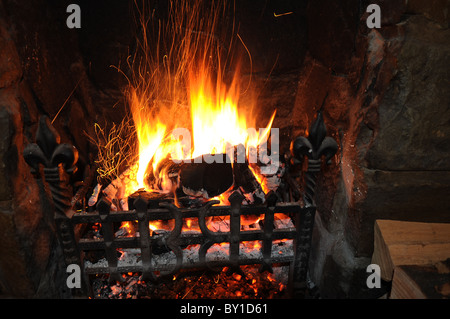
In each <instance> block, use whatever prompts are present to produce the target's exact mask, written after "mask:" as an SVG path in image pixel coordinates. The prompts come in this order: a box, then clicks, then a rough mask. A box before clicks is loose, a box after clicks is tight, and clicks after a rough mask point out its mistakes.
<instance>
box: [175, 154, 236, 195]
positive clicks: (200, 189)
mask: <svg viewBox="0 0 450 319" xmlns="http://www.w3.org/2000/svg"><path fill="white" fill-rule="evenodd" d="M208 156H214V158H215V159H216V160H217V162H212V163H208V162H210V159H208ZM180 183H181V187H182V189H183V192H184V193H185V194H186V195H190V196H194V197H203V198H205V199H208V198H212V197H215V196H218V195H220V194H222V193H224V192H226V191H227V190H228V189H229V188H230V187H231V186H233V168H232V166H231V163H230V161H229V159H228V158H227V155H226V154H215V155H211V154H207V155H202V156H199V157H197V158H194V160H193V161H192V163H184V165H183V166H182V167H181V170H180Z"/></svg>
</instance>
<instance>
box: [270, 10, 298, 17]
mask: <svg viewBox="0 0 450 319" xmlns="http://www.w3.org/2000/svg"><path fill="white" fill-rule="evenodd" d="M293 13H294V12H292V11H289V12H285V13H280V14H276V13H275V12H274V13H273V16H274V17H275V18H278V17H282V16H287V15H289V14H293Z"/></svg>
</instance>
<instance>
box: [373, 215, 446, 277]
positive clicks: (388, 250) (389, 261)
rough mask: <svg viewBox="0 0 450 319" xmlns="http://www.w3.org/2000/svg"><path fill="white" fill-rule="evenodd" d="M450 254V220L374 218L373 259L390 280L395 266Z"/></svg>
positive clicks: (424, 263) (434, 259) (425, 261)
mask: <svg viewBox="0 0 450 319" xmlns="http://www.w3.org/2000/svg"><path fill="white" fill-rule="evenodd" d="M449 257H450V224H444V223H418V222H404V221H394V220H377V221H376V222H375V234H374V252H373V256H372V263H373V264H377V265H379V266H380V268H381V278H382V279H383V280H385V281H391V280H392V276H393V272H394V268H395V267H397V266H402V265H427V264H433V263H435V262H438V261H441V260H446V259H447V258H449Z"/></svg>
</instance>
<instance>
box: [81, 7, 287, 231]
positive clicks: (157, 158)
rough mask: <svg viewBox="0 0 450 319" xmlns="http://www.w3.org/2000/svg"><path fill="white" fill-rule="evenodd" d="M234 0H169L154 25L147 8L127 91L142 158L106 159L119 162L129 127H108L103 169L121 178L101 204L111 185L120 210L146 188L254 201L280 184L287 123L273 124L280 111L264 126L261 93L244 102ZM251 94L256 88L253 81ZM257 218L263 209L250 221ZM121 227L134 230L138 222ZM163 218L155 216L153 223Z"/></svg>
mask: <svg viewBox="0 0 450 319" xmlns="http://www.w3.org/2000/svg"><path fill="white" fill-rule="evenodd" d="M226 9H227V4H226V3H223V2H220V1H219V3H217V4H208V5H205V3H203V2H202V1H194V2H192V1H175V2H170V5H169V16H168V18H167V21H166V23H161V21H158V25H157V26H155V25H154V22H153V20H155V17H154V16H153V14H152V15H150V16H149V17H147V16H146V13H145V11H146V8H145V7H144V8H142V11H141V14H140V17H139V19H140V21H139V23H140V25H141V27H142V39H141V40H140V41H139V44H140V45H139V50H138V52H137V53H136V54H135V55H134V56H133V59H132V61H131V62H130V68H131V69H132V70H134V73H133V74H132V77H131V78H130V79H129V86H128V89H127V91H126V96H127V98H128V105H129V107H130V118H131V119H132V123H133V125H132V127H133V129H134V132H133V133H134V135H135V136H136V143H135V149H134V150H131V152H132V153H134V154H135V155H134V156H133V155H128V156H127V157H128V158H132V159H134V160H130V161H128V168H127V169H126V170H125V171H124V172H120V174H117V175H118V176H114V174H111V172H117V169H116V168H115V167H113V169H111V168H110V169H102V167H105V166H106V167H111V166H114V165H115V164H114V163H113V164H111V163H110V162H111V161H112V160H113V158H114V157H115V156H116V155H117V154H113V152H111V147H112V145H111V144H112V140H114V139H115V138H116V136H115V135H116V134H121V133H122V132H121V131H120V130H117V131H114V132H113V134H112V135H113V136H108V138H109V140H108V143H103V145H105V144H106V146H100V145H101V143H100V142H98V143H97V144H98V145H99V146H100V147H99V161H98V165H99V166H100V168H99V169H98V172H99V177H100V179H103V180H108V178H109V180H110V181H111V180H112V181H111V183H110V184H109V185H101V184H99V185H97V187H96V188H95V190H94V193H93V195H92V197H91V199H90V201H89V205H90V206H93V205H95V203H96V202H97V199H98V195H99V193H100V191H101V189H102V188H103V190H102V193H103V195H104V196H106V197H107V198H108V199H109V200H111V201H112V203H113V205H112V207H113V209H114V208H117V209H120V210H127V209H128V200H127V198H128V197H129V196H130V195H133V193H135V192H137V191H139V192H141V193H142V192H143V191H146V192H149V193H153V194H154V196H155V197H157V196H159V197H161V198H164V197H166V196H171V197H172V198H173V199H174V203H175V205H177V206H178V207H186V205H185V204H184V203H183V202H182V201H181V200H180V197H190V198H196V199H197V200H198V202H206V201H208V200H210V199H214V200H219V201H220V204H221V205H228V204H229V202H228V196H229V195H230V194H231V193H232V192H233V191H235V190H239V191H240V192H241V193H242V194H243V195H244V196H245V197H246V200H247V202H248V203H262V202H264V200H265V194H267V193H268V192H269V191H270V190H274V189H276V187H277V186H278V185H277V181H279V176H280V173H281V169H282V167H280V162H279V159H278V155H279V154H278V134H277V133H278V131H277V129H272V130H271V127H272V123H273V120H274V117H275V113H276V112H275V111H274V112H273V114H272V116H271V118H270V120H269V122H268V124H267V125H266V126H265V128H262V129H259V130H256V129H255V124H256V123H255V116H254V114H253V112H254V111H255V102H254V99H253V100H252V99H246V102H245V104H243V103H241V104H240V93H241V90H240V86H241V82H242V81H241V78H240V73H239V63H235V64H233V65H230V63H231V58H230V57H231V56H233V54H234V53H233V52H232V48H233V47H234V46H235V45H236V43H235V42H236V41H237V39H240V38H239V36H238V35H237V37H236V36H234V35H232V36H231V37H229V39H228V42H229V45H228V49H227V50H224V47H223V45H224V44H223V43H224V42H225V41H227V36H226V34H225V33H224V31H223V29H224V28H223V27H222V26H220V25H219V21H225V20H224V19H225V17H226ZM154 28H156V30H158V31H157V35H158V37H157V41H156V42H155V41H154V40H152V39H151V35H153V34H151V31H152V30H154ZM233 30H234V26H233ZM241 45H243V46H244V47H245V44H244V43H242V42H241ZM249 57H250V60H251V56H249ZM130 59H131V58H130ZM245 94H246V95H251V89H250V85H248V86H247V88H246V90H245ZM114 127H115V126H114ZM269 137H270V140H271V148H269V147H268V140H269ZM110 142H111V143H110ZM126 142H130V141H127V139H119V141H118V142H116V143H126ZM269 149H270V151H271V152H270V154H269ZM119 150H120V151H119V152H122V150H123V147H122V146H119ZM105 154H107V155H105ZM108 155H109V158H108ZM102 172H106V173H104V174H102ZM102 175H103V176H102ZM108 175H109V176H108ZM104 177H108V178H104ZM113 177H115V178H113ZM268 179H269V180H268ZM189 205H192V201H190V202H189V204H188V205H187V206H189ZM256 221H258V218H257V219H252V220H251V223H254V222H256ZM244 223H247V224H248V223H249V222H246V221H244ZM122 227H123V228H125V229H128V233H133V232H134V230H131V229H130V228H132V225H131V224H130V223H123V225H122ZM159 227H160V225H156V224H152V223H151V224H150V229H151V231H154V230H156V229H158V228H159ZM185 227H187V228H189V227H190V223H189V222H187V223H186V224H185Z"/></svg>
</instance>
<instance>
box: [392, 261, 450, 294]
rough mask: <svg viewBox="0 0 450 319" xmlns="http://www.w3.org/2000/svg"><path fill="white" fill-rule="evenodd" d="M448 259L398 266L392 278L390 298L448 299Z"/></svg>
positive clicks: (449, 272)
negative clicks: (429, 263)
mask: <svg viewBox="0 0 450 319" xmlns="http://www.w3.org/2000/svg"><path fill="white" fill-rule="evenodd" d="M449 297H450V259H447V261H445V262H438V263H436V264H434V265H426V266H418V265H413V266H406V265H405V266H398V267H395V269H394V276H393V278H392V290H391V295H390V298H391V299H425V298H426V299H442V298H445V299H448V298H449Z"/></svg>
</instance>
